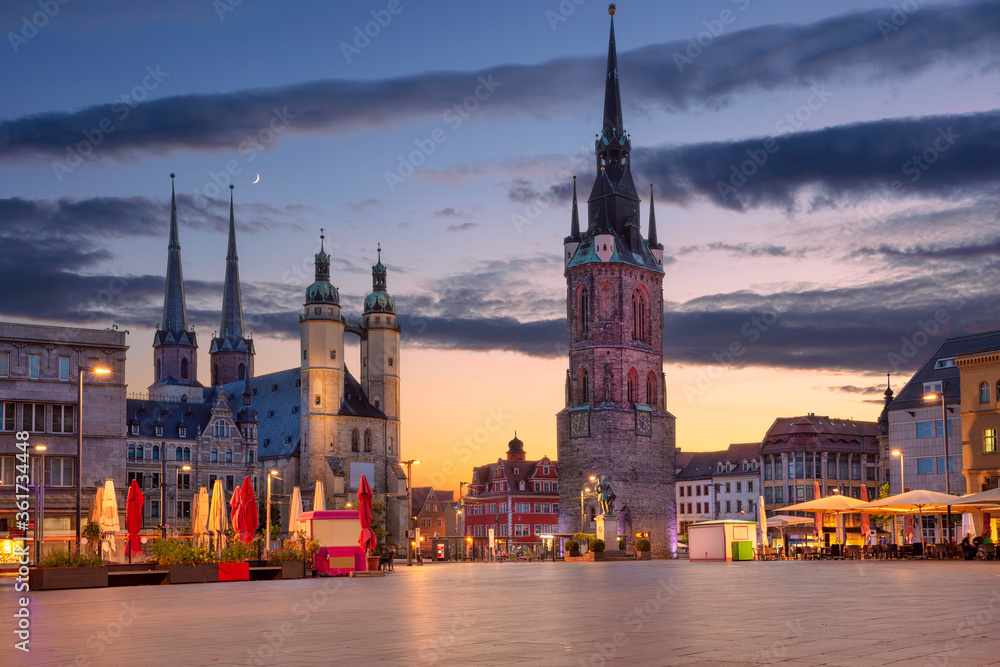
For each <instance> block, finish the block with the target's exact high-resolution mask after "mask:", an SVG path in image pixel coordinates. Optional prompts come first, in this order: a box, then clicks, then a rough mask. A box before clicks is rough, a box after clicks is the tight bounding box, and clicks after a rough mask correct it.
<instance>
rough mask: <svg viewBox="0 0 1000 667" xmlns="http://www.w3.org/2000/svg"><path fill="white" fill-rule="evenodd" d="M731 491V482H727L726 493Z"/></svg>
mask: <svg viewBox="0 0 1000 667" xmlns="http://www.w3.org/2000/svg"><path fill="white" fill-rule="evenodd" d="M731 491H732V488H731V487H730V485H729V482H726V493H730V492H731Z"/></svg>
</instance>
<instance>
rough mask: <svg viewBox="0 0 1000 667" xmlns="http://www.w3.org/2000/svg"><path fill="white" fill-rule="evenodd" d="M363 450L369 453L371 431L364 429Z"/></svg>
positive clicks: (370, 449)
mask: <svg viewBox="0 0 1000 667" xmlns="http://www.w3.org/2000/svg"><path fill="white" fill-rule="evenodd" d="M365 451H366V452H368V453H371V451H372V432H371V431H370V430H368V429H365Z"/></svg>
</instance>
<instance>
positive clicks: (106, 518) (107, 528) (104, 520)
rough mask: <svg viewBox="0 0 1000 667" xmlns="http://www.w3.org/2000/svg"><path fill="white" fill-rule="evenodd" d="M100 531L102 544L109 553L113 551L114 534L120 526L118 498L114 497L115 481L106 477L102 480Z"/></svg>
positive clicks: (114, 548)
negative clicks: (102, 495)
mask: <svg viewBox="0 0 1000 667" xmlns="http://www.w3.org/2000/svg"><path fill="white" fill-rule="evenodd" d="M101 508H102V510H101V520H100V524H101V533H103V535H104V540H103V542H104V545H105V546H106V547H107V548H108V551H109V552H110V553H115V550H116V547H115V535H116V534H117V533H118V530H119V529H120V528H121V519H119V517H118V499H117V498H115V483H114V482H113V481H112V480H110V479H108V480H106V481H105V482H104V501H103V503H102V505H101Z"/></svg>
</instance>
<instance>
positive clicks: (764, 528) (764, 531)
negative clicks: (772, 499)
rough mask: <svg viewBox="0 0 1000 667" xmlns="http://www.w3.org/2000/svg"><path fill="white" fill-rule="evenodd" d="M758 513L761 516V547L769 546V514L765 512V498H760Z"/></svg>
mask: <svg viewBox="0 0 1000 667" xmlns="http://www.w3.org/2000/svg"><path fill="white" fill-rule="evenodd" d="M758 501H759V502H758V503H757V513H758V514H759V515H760V546H761V548H764V547H765V546H767V512H765V511H764V496H759V497H758Z"/></svg>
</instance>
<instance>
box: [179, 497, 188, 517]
mask: <svg viewBox="0 0 1000 667" xmlns="http://www.w3.org/2000/svg"><path fill="white" fill-rule="evenodd" d="M177 518H178V519H190V518H191V501H190V500H180V501H178V502H177Z"/></svg>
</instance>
